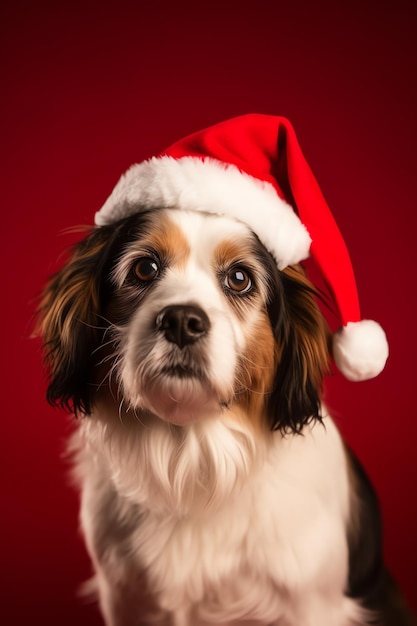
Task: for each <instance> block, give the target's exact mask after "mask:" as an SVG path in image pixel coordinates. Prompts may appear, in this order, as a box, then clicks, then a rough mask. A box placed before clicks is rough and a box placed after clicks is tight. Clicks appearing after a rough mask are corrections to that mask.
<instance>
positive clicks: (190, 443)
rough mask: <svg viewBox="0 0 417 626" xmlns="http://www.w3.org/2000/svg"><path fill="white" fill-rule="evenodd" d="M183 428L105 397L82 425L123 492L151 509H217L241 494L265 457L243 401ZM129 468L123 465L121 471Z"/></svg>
mask: <svg viewBox="0 0 417 626" xmlns="http://www.w3.org/2000/svg"><path fill="white" fill-rule="evenodd" d="M219 411H221V412H220V414H219V415H216V416H213V418H212V419H211V418H206V419H204V420H201V421H197V422H194V423H191V424H188V425H186V426H182V427H177V426H174V425H172V424H168V423H166V422H163V421H162V420H160V419H159V418H157V417H155V416H153V415H150V414H149V413H145V412H143V413H142V412H133V411H127V412H123V409H119V408H118V407H117V406H116V403H115V402H114V401H113V402H112V403H110V404H109V402H108V398H106V401H98V402H97V405H96V409H95V411H94V413H93V415H92V416H90V417H89V418H87V419H86V420H85V422H84V427H83V429H82V431H83V433H84V435H85V436H86V438H87V441H88V445H89V446H91V447H92V448H93V449H94V448H95V449H96V450H97V451H99V452H100V454H103V452H104V454H105V456H106V465H107V470H108V471H110V473H111V476H110V479H111V480H112V482H113V483H114V485H115V487H116V489H117V491H118V493H120V494H122V495H125V496H126V498H127V499H128V500H130V501H131V502H135V503H137V504H140V505H141V506H142V507H143V506H144V507H145V508H150V509H152V510H161V511H164V512H165V513H169V514H173V515H177V516H184V515H192V516H193V515H197V516H198V515H200V514H205V513H207V511H208V510H215V509H217V508H219V507H220V506H222V505H223V503H224V502H225V501H226V500H227V499H228V498H230V497H231V496H233V495H234V494H236V493H238V492H239V490H240V489H241V487H242V485H243V484H245V483H246V482H247V480H248V478H249V476H250V475H251V474H253V473H254V472H256V469H257V468H259V467H260V466H261V465H262V462H263V461H264V460H265V458H266V452H267V447H268V439H269V438H268V437H266V438H265V435H263V437H260V436H259V433H257V432H256V431H255V430H254V429H253V428H252V427H250V425H249V424H248V422H247V420H245V417H244V413H243V412H242V411H241V409H239V407H237V406H234V407H233V408H231V409H230V408H224V409H219ZM121 468H123V471H121Z"/></svg>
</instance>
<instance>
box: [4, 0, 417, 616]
mask: <svg viewBox="0 0 417 626" xmlns="http://www.w3.org/2000/svg"><path fill="white" fill-rule="evenodd" d="M7 5H9V6H7ZM148 5H149V6H148ZM242 5H243V6H242ZM413 7H414V8H415V3H413V2H405V1H404V0H396V2H395V4H394V3H381V2H377V1H375V2H364V1H363V0H351V1H350V2H349V3H338V2H328V3H325V2H323V1H317V2H308V1H307V0H306V1H305V2H297V1H295V2H280V1H278V0H276V1H275V2H270V3H268V2H264V1H262V0H258V1H257V2H252V3H251V2H248V3H244V2H243V3H242V2H240V3H236V4H234V3H233V2H229V3H225V6H223V7H221V5H220V4H219V5H216V3H205V4H204V5H203V4H200V3H196V4H195V5H192V4H188V5H187V4H186V3H181V2H179V3H178V2H171V3H168V2H158V1H155V2H149V3H145V2H139V1H138V2H131V3H130V4H129V3H124V2H118V3H116V2H114V3H110V2H105V1H102V2H100V3H99V2H96V3H94V2H90V3H88V2H86V3H81V2H79V3H78V2H71V3H58V2H55V3H52V2H49V3H48V2H45V1H44V2H42V1H41V0H39V1H37V2H33V3H30V2H25V3H23V2H19V1H15V2H13V3H12V2H8V3H7V2H4V3H3V8H2V11H3V18H2V29H3V33H2V36H1V40H2V46H3V54H2V60H3V63H5V67H4V70H3V73H2V77H3V78H2V103H1V106H2V117H1V119H2V123H3V129H2V137H3V141H2V144H3V145H2V150H3V159H2V173H3V174H4V180H3V183H2V196H3V198H2V204H3V206H2V215H3V228H2V232H3V235H2V244H1V255H2V263H3V266H2V267H3V269H2V272H3V274H2V275H3V288H2V291H3V296H2V306H1V313H2V316H3V319H2V328H3V337H2V348H3V349H2V359H1V367H2V370H3V371H2V375H1V379H0V380H1V383H2V413H3V415H2V423H1V444H0V445H1V463H2V469H1V474H0V476H1V482H2V492H1V493H2V496H1V497H2V514H1V525H2V530H1V538H2V544H3V546H2V549H1V553H2V566H1V569H0V571H1V576H2V580H1V584H0V593H1V594H2V595H4V597H3V598H2V599H1V602H0V612H3V615H0V621H1V623H2V624H10V625H20V624H26V623H29V622H30V623H42V624H43V625H44V626H49V625H51V626H52V625H56V624H60V625H66V624H73V623H75V622H76V623H77V624H79V625H80V626H82V624H89V626H93V624H99V623H100V621H99V618H98V615H97V613H96V611H95V609H94V608H92V607H84V606H83V605H82V603H80V601H79V600H78V599H77V598H76V588H77V585H78V583H79V582H80V581H81V580H83V579H84V578H85V577H87V576H88V575H89V573H90V570H89V564H88V560H87V558H86V555H85V553H84V549H83V545H82V542H81V540H80V538H79V535H78V532H77V498H76V495H75V494H74V493H73V491H72V490H71V488H70V487H69V486H68V480H67V477H66V464H65V462H64V461H63V459H62V452H63V449H64V441H65V437H66V435H67V433H68V431H69V430H70V427H69V422H70V419H69V418H67V417H65V416H64V415H63V414H61V413H60V412H59V411H56V410H53V409H51V408H50V407H49V406H47V404H46V402H45V399H44V393H45V379H44V374H43V372H42V367H41V358H40V346H39V342H38V341H37V340H31V339H29V335H30V330H31V315H32V312H33V309H34V298H35V296H36V294H37V293H38V292H39V290H40V289H41V286H42V284H43V283H44V281H45V279H46V277H47V276H48V275H49V274H50V273H51V272H52V271H53V270H54V269H55V268H56V267H57V264H58V263H59V255H60V253H61V251H62V250H63V249H64V248H65V247H66V246H67V244H68V243H69V242H70V241H71V240H72V238H71V237H70V236H68V235H62V231H63V229H65V228H67V227H69V226H73V225H78V224H84V223H87V224H89V223H91V222H92V219H93V214H94V212H95V210H96V209H97V208H99V207H100V205H101V203H102V202H103V201H104V200H105V198H106V196H107V195H108V194H109V192H110V190H111V188H112V186H113V184H114V183H115V182H116V180H117V178H118V176H119V175H120V173H121V172H122V171H123V170H124V169H126V168H127V167H128V166H129V165H130V164H131V163H133V162H134V161H137V160H141V159H143V158H145V157H147V156H149V155H151V154H152V153H154V152H158V151H159V150H161V149H163V148H164V147H166V146H167V145H169V144H170V143H172V142H173V141H175V140H176V139H178V138H180V137H182V136H184V135H185V134H188V133H189V132H192V131H194V130H198V129H200V128H202V127H204V126H207V125H209V124H212V123H215V122H218V121H220V120H223V119H226V118H228V117H232V116H235V115H239V114H242V113H246V112H263V113H273V114H280V115H286V116H287V117H289V118H290V119H291V121H292V122H293V124H294V126H295V128H296V130H297V133H298V137H299V140H300V143H301V145H302V147H303V149H304V152H305V155H306V157H307V160H308V161H309V163H310V165H311V167H312V169H313V171H314V172H315V174H316V177H317V178H318V180H319V182H320V185H321V187H322V190H323V192H324V194H325V196H326V198H327V200H328V202H329V204H330V206H331V207H332V210H333V212H334V215H335V217H336V219H337V221H338V223H339V225H340V227H341V229H342V231H343V234H344V236H345V239H346V241H347V244H348V247H349V248H350V251H351V256H352V261H353V265H354V268H355V271H356V275H357V281H358V288H359V292H360V297H361V304H362V310H363V315H364V317H373V318H375V319H378V320H379V321H380V322H381V324H382V325H383V327H384V328H385V330H386V332H387V335H388V338H389V341H390V347H391V356H390V360H389V363H388V365H387V368H386V370H385V371H384V373H383V374H382V375H381V376H380V377H379V378H377V379H375V380H373V381H369V382H366V383H357V384H353V383H348V382H346V381H344V380H343V379H342V377H341V376H340V375H337V376H336V377H335V378H334V379H332V380H331V381H330V383H329V399H330V404H331V405H332V406H334V407H336V408H337V415H338V420H339V424H340V426H341V428H342V431H343V432H344V434H345V435H346V437H347V439H348V440H349V442H350V443H351V444H352V445H353V447H354V449H355V450H356V451H357V453H358V454H359V456H360V457H361V459H362V460H363V462H364V464H365V466H366V468H367V470H368V472H369V474H370V476H371V477H372V479H373V481H374V484H375V485H376V488H377V491H378V493H379V495H380V499H381V504H382V509H383V513H384V517H385V533H386V535H385V543H386V546H385V547H386V558H387V561H388V563H389V565H390V567H391V569H392V571H393V572H394V574H395V576H396V577H397V579H398V580H399V582H400V584H401V586H402V588H403V589H404V592H405V594H406V595H407V597H408V599H409V601H410V602H411V604H412V605H413V606H414V608H417V585H416V581H415V578H416V577H415V571H416V570H415V563H416V562H417V542H416V522H417V503H416V500H417V499H416V479H417V469H416V467H417V463H416V456H415V455H416V452H415V449H416V445H415V440H416V434H417V432H416V429H417V426H416V415H415V406H416V359H415V352H414V351H415V349H416V345H417V341H416V338H417V337H416V334H417V333H416V329H417V315H416V314H417V310H416V308H417V307H416V282H415V270H416V261H415V259H416V247H415V243H414V237H415V235H414V230H415V210H416V201H415V197H416V195H415V176H416V171H417V170H416V165H417V164H416V150H415V145H416V139H417V137H416V129H417V125H416V111H417V103H416V95H415V78H416V70H417V67H416V61H415V59H417V49H416V48H417V46H416V43H415V42H416V40H417V33H416V28H415V27H416V12H415V10H414V8H413Z"/></svg>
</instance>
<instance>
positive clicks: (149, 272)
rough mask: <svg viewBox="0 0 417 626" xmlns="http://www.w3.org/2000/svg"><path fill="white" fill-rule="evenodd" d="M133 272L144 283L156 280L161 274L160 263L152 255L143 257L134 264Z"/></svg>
mask: <svg viewBox="0 0 417 626" xmlns="http://www.w3.org/2000/svg"><path fill="white" fill-rule="evenodd" d="M133 273H134V275H135V277H136V278H138V279H139V280H140V281H142V282H144V283H149V282H151V281H152V280H155V278H157V276H158V274H159V265H158V263H157V261H155V259H154V258H152V257H143V258H142V259H139V260H138V261H136V263H135V265H134V266H133Z"/></svg>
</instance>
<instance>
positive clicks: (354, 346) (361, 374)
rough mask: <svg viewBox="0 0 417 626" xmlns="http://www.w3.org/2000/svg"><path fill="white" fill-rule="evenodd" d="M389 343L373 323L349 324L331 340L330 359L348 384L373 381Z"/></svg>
mask: <svg viewBox="0 0 417 626" xmlns="http://www.w3.org/2000/svg"><path fill="white" fill-rule="evenodd" d="M388 352H389V351H388V342H387V338H386V335H385V333H384V331H383V330H382V328H381V326H380V325H379V324H377V322H374V321H373V320H362V321H360V322H349V323H348V324H347V325H346V326H344V327H343V328H341V329H340V330H338V331H337V332H336V333H335V334H334V336H333V358H334V361H335V363H336V365H337V368H338V369H339V370H340V371H341V372H342V374H344V376H345V377H346V378H347V379H348V380H352V381H360V380H368V379H369V378H374V377H375V376H378V374H380V373H381V372H382V370H383V369H384V367H385V363H386V361H387V358H388Z"/></svg>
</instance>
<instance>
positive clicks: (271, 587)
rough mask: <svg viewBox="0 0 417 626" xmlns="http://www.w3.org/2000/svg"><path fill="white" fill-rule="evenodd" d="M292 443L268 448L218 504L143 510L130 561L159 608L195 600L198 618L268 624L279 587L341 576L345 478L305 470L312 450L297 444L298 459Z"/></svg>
mask: <svg viewBox="0 0 417 626" xmlns="http://www.w3.org/2000/svg"><path fill="white" fill-rule="evenodd" d="M300 443H301V440H300ZM293 448H295V449H293V450H292V451H291V455H290V456H288V455H287V454H286V452H285V450H282V451H281V452H282V456H281V459H279V455H278V457H277V455H276V454H273V455H272V456H271V459H270V461H268V462H267V463H265V465H264V467H263V468H262V469H261V470H259V471H258V472H256V473H254V475H253V476H251V477H250V478H249V479H248V481H247V482H246V484H245V485H244V486H243V487H242V488H241V490H240V491H239V492H237V493H236V494H234V495H233V496H231V497H230V498H229V499H228V501H227V502H224V503H223V505H222V506H221V507H220V508H219V509H217V510H214V511H210V510H209V511H207V512H206V513H204V512H200V513H199V514H194V515H190V516H184V517H182V518H181V517H176V516H175V515H166V514H157V513H152V512H149V511H148V512H146V513H143V516H142V520H141V524H140V526H139V527H138V528H137V529H136V531H135V533H134V537H132V540H133V542H134V544H136V545H135V547H136V554H137V563H138V567H140V568H146V571H147V572H148V575H149V582H150V586H151V588H153V589H157V590H158V601H159V602H160V604H161V606H162V607H163V608H164V609H166V610H168V611H175V610H176V609H178V608H179V607H184V606H190V607H192V606H194V607H195V606H198V618H199V619H202V620H204V619H205V618H207V620H208V621H210V622H214V623H216V616H218V619H219V620H220V617H221V619H222V620H224V619H225V618H227V619H229V620H234V619H239V617H241V616H242V615H245V616H246V619H248V618H250V619H253V620H260V622H263V623H268V622H272V621H273V620H276V619H277V617H278V616H279V615H281V614H283V612H284V611H285V605H286V602H287V601H288V598H286V594H285V593H284V592H283V590H284V589H285V588H288V587H294V588H297V587H303V588H308V587H309V585H319V586H320V585H321V584H324V585H329V588H331V586H332V584H334V585H335V587H336V586H340V585H343V579H344V577H345V576H346V539H345V530H344V524H343V517H344V513H345V511H344V509H345V507H346V491H345V485H344V484H343V480H342V481H340V478H339V479H338V478H336V473H335V472H334V473H333V476H332V477H331V478H329V479H327V480H325V481H324V483H325V484H323V480H322V478H323V477H322V476H321V472H322V470H321V469H320V468H314V467H312V468H311V469H310V471H309V476H308V477H307V475H306V474H307V470H308V463H309V461H311V450H308V449H307V448H306V446H304V448H305V450H304V452H305V455H306V458H305V459H304V461H305V463H306V465H305V466H304V467H300V466H298V467H297V463H301V464H303V459H302V458H300V457H298V454H297V449H298V446H297V445H296V446H293ZM313 448H314V447H313ZM298 452H300V450H298ZM316 452H317V450H316V451H315V453H316ZM323 452H325V451H323ZM293 457H294V458H295V465H294V464H293V461H292V460H291V461H289V459H292V458H293ZM277 458H278V460H277ZM327 460H329V459H327ZM333 469H334V470H336V467H334V468H333ZM193 623H195V624H196V623H198V622H197V616H195V617H194V619H193ZM217 623H220V621H218V622H217Z"/></svg>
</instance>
